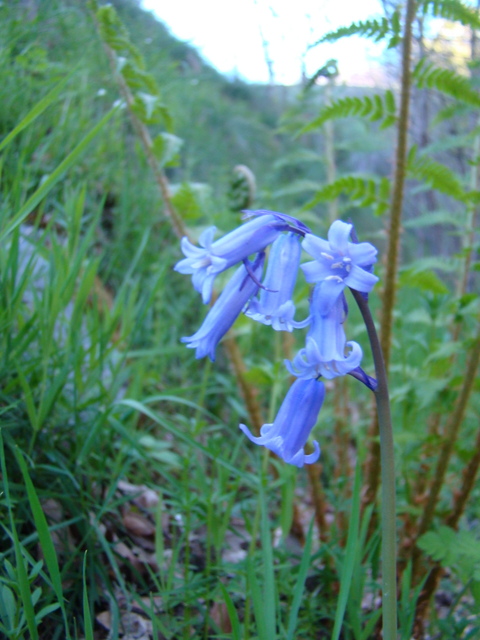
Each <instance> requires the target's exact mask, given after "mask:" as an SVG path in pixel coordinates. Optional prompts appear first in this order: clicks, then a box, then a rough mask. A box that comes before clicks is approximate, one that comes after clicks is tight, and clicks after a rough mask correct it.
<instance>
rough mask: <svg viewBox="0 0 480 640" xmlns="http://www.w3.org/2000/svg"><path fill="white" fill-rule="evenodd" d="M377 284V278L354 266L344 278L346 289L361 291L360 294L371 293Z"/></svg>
mask: <svg viewBox="0 0 480 640" xmlns="http://www.w3.org/2000/svg"><path fill="white" fill-rule="evenodd" d="M377 282H378V278H377V276H374V275H373V273H370V272H369V271H365V269H362V268H361V267H357V265H355V264H353V265H352V269H351V271H350V273H349V274H348V276H347V277H346V278H345V284H346V285H347V287H350V289H354V290H355V291H361V292H362V293H368V292H369V291H371V290H372V289H373V287H374V286H375V284H376V283H377Z"/></svg>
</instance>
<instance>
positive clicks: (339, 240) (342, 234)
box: [328, 220, 353, 255]
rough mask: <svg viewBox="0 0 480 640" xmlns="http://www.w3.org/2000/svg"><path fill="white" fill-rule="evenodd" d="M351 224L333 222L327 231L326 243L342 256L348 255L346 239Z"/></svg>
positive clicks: (340, 221) (339, 221)
mask: <svg viewBox="0 0 480 640" xmlns="http://www.w3.org/2000/svg"><path fill="white" fill-rule="evenodd" d="M352 228H353V224H347V223H346V222H343V221H342V220H335V222H334V223H333V224H332V225H331V227H330V229H329V230H328V242H329V243H330V246H331V248H332V249H334V250H335V251H338V252H339V253H341V254H342V255H347V254H348V245H349V244H350V243H349V242H348V239H349V237H350V233H351V231H352Z"/></svg>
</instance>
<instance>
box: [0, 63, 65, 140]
mask: <svg viewBox="0 0 480 640" xmlns="http://www.w3.org/2000/svg"><path fill="white" fill-rule="evenodd" d="M75 72H76V69H75V70H74V71H73V72H72V73H69V74H68V76H66V77H65V78H63V79H62V80H60V82H58V83H57V84H56V85H55V86H54V87H53V89H52V90H51V91H49V92H48V93H47V95H46V96H44V97H43V98H42V99H41V100H40V101H39V102H37V104H36V105H35V106H34V107H33V109H30V111H29V112H28V113H27V115H26V116H25V117H24V118H23V120H21V121H20V122H19V123H18V124H17V126H16V127H15V128H14V129H13V130H12V131H10V133H9V134H8V135H7V136H6V137H5V138H4V139H3V140H2V141H1V142H0V151H2V149H4V148H5V147H6V146H7V145H9V144H10V142H12V140H14V139H15V138H16V137H17V136H18V134H19V133H20V132H21V131H23V130H24V129H25V128H26V127H28V125H29V124H31V123H32V122H33V121H34V120H36V118H38V116H39V115H41V114H42V113H43V112H44V111H45V109H47V107H49V106H50V105H51V104H52V102H54V101H55V100H56V99H57V98H58V96H59V95H60V92H61V91H62V90H63V88H64V87H65V85H66V84H67V82H68V81H69V80H70V78H71V77H72V76H73V74H74V73H75Z"/></svg>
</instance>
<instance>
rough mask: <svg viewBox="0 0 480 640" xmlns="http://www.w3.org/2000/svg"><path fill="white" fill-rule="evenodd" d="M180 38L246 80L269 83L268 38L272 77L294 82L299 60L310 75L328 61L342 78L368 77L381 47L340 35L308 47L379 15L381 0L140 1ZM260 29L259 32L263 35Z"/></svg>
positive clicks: (299, 68)
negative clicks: (333, 41) (336, 65)
mask: <svg viewBox="0 0 480 640" xmlns="http://www.w3.org/2000/svg"><path fill="white" fill-rule="evenodd" d="M142 4H143V7H144V8H145V9H148V10H151V11H153V12H154V13H155V15H156V16H157V17H158V18H159V19H160V20H162V22H164V23H165V24H166V25H167V26H168V27H169V29H170V31H171V33H172V34H173V35H174V36H176V37H177V38H179V39H181V40H185V41H187V42H189V43H191V44H192V45H193V46H194V47H195V48H197V49H198V50H199V51H200V53H201V54H202V56H203V57H204V58H205V59H206V60H208V61H209V62H210V63H211V64H212V65H213V66H214V67H216V68H217V69H218V70H219V71H220V72H222V73H225V74H228V75H230V76H233V75H238V76H240V77H241V78H242V79H243V80H246V81H249V82H268V79H269V74H268V67H267V64H266V61H265V53H264V47H263V45H262V41H266V42H268V56H269V58H270V59H271V60H272V64H273V72H274V77H275V81H276V82H278V83H282V84H295V83H297V82H298V81H299V80H300V78H301V70H302V59H303V60H304V63H305V66H306V72H307V74H309V75H311V74H313V73H314V72H315V71H316V70H317V69H318V68H320V67H321V66H322V65H323V64H324V63H325V62H326V61H327V60H328V59H330V58H336V59H337V60H338V62H339V70H340V75H341V79H344V80H349V81H351V80H352V79H353V80H358V79H359V78H360V77H361V78H363V79H365V81H366V82H367V83H368V76H369V74H371V76H372V84H373V79H374V77H375V75H376V74H375V69H378V66H379V65H378V62H376V60H377V59H378V58H379V56H380V55H381V53H382V51H383V46H381V45H375V44H372V43H369V42H368V41H367V40H366V39H363V38H356V37H355V38H345V39H342V40H340V41H339V42H338V43H336V44H334V45H331V44H322V45H321V46H319V47H316V48H314V49H312V50H311V51H310V52H309V53H308V54H307V55H305V51H306V48H307V45H308V44H309V43H312V42H315V41H316V40H318V39H319V38H321V36H322V35H323V34H324V33H326V32H327V31H330V30H332V29H336V28H337V27H339V26H345V25H348V24H350V23H351V22H354V21H357V20H365V19H367V18H369V17H372V16H378V15H382V8H381V3H380V0H202V1H199V0H175V1H170V2H168V1H165V0H142ZM262 34H263V35H262Z"/></svg>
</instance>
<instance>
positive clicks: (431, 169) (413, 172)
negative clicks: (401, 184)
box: [407, 150, 467, 201]
mask: <svg viewBox="0 0 480 640" xmlns="http://www.w3.org/2000/svg"><path fill="white" fill-rule="evenodd" d="M407 170H408V173H409V175H410V177H412V178H415V179H416V180H419V181H421V182H426V183H427V184H428V185H430V187H432V189H436V190H437V191H440V193H444V194H445V195H447V196H450V197H452V198H455V199H457V200H461V201H465V200H466V199H467V194H466V192H465V190H464V188H463V186H462V184H461V182H460V181H459V180H458V178H457V176H456V175H455V174H454V172H453V171H452V170H451V169H449V168H448V167H447V166H445V165H444V164H441V163H440V162H436V161H435V160H432V158H429V157H428V156H417V155H416V151H415V150H413V151H412V152H411V153H410V154H409V158H408V164H407Z"/></svg>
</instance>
